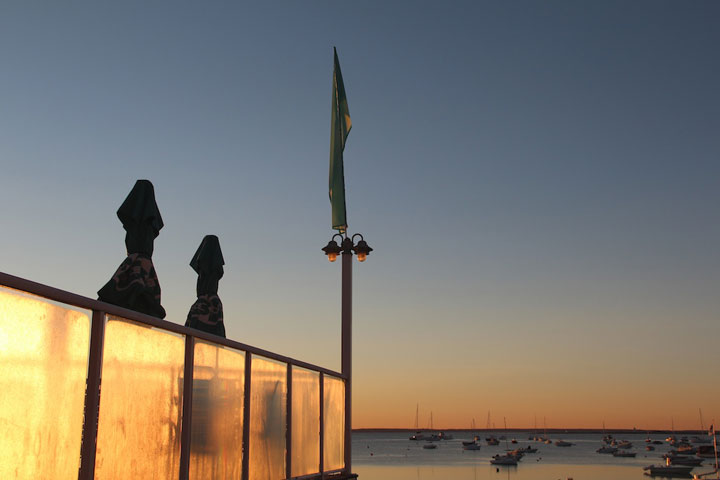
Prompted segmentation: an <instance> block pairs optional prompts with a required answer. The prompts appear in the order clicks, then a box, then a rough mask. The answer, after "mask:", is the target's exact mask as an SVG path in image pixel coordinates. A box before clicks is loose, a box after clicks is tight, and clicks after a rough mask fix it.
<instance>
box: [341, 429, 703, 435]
mask: <svg viewBox="0 0 720 480" xmlns="http://www.w3.org/2000/svg"><path fill="white" fill-rule="evenodd" d="M419 430H420V431H424V432H428V431H434V432H439V431H444V432H468V433H471V432H492V433H506V432H507V433H518V432H519V433H532V432H535V435H542V434H544V432H547V434H548V435H550V434H557V433H597V434H602V433H603V430H602V429H598V428H548V429H544V430H540V429H535V428H508V429H504V428H433V429H429V428H421V429H419ZM352 431H353V432H354V433H392V432H397V433H411V432H417V431H418V429H416V428H353V430H352ZM604 433H606V434H612V435H614V434H616V433H640V434H650V435H657V434H663V435H671V434H675V435H707V434H708V432H707V431H703V430H675V431H674V432H673V431H672V430H644V429H642V430H641V429H636V428H606V429H605V430H604Z"/></svg>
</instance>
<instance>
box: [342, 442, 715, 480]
mask: <svg viewBox="0 0 720 480" xmlns="http://www.w3.org/2000/svg"><path fill="white" fill-rule="evenodd" d="M451 433H452V434H453V435H454V437H455V438H454V439H453V440H444V441H441V442H436V443H437V445H438V447H437V449H435V450H426V449H423V448H422V446H423V444H424V443H425V442H423V441H420V442H414V441H410V440H408V436H409V433H405V432H402V433H355V434H353V471H354V472H355V473H358V474H359V475H360V479H361V480H441V479H446V480H490V479H492V480H503V479H511V480H530V479H548V480H557V479H562V480H566V479H567V478H573V479H574V480H606V479H613V480H650V477H648V476H646V475H644V472H643V467H644V466H647V465H650V464H653V463H655V464H659V463H664V460H663V459H662V458H660V455H662V454H663V453H666V452H668V451H669V450H670V446H669V445H667V444H663V445H656V446H655V447H656V450H655V451H653V452H648V451H646V450H645V445H646V443H645V438H647V435H645V434H640V433H638V434H622V435H617V436H616V438H618V439H619V440H629V441H631V442H632V443H633V448H632V449H631V450H630V451H632V452H637V456H636V457H635V458H616V457H613V456H612V455H603V454H599V453H596V452H595V450H597V449H598V448H599V447H600V446H601V445H602V442H601V438H602V435H601V434H567V435H564V436H551V437H550V438H551V439H552V440H553V441H555V440H558V439H562V440H566V441H569V442H572V443H574V444H575V445H573V446H572V447H557V446H555V445H554V444H553V445H546V444H544V443H540V442H534V441H531V440H528V436H530V435H531V433H523V434H519V433H517V432H513V433H510V434H508V435H507V437H508V443H509V442H510V440H511V439H512V438H516V439H517V440H518V444H517V445H513V444H511V443H509V445H508V448H511V449H512V448H517V447H524V446H526V445H532V446H533V447H537V449H538V452H537V453H531V454H526V455H525V457H524V458H523V459H522V460H521V461H520V462H519V463H518V465H517V467H503V466H499V467H496V466H495V465H491V464H490V458H491V457H492V456H493V455H495V454H498V453H504V451H505V449H506V446H505V442H504V441H501V442H500V445H498V446H488V445H486V444H485V442H484V441H483V442H482V447H481V449H480V450H476V451H465V450H463V449H462V441H463V440H469V439H470V434H468V433H465V432H451ZM478 434H479V435H480V436H481V438H483V439H484V438H485V437H486V436H488V435H486V434H484V433H483V432H478ZM650 438H652V439H653V440H664V438H665V435H651V436H650ZM710 463H711V461H710V460H706V461H705V464H706V466H704V467H699V468H696V469H695V470H694V472H699V471H708V470H711V465H710Z"/></svg>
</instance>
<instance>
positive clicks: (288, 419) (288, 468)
mask: <svg viewBox="0 0 720 480" xmlns="http://www.w3.org/2000/svg"><path fill="white" fill-rule="evenodd" d="M292 370H293V367H292V365H291V364H289V363H288V366H287V399H286V401H285V412H286V413H285V423H286V425H287V426H286V428H285V478H291V477H292V449H293V444H292V413H293V411H292Z"/></svg>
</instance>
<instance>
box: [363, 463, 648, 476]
mask: <svg viewBox="0 0 720 480" xmlns="http://www.w3.org/2000/svg"><path fill="white" fill-rule="evenodd" d="M524 467H525V466H524V465H522V463H521V464H520V465H519V466H518V467H499V468H495V467H494V466H492V465H490V464H489V462H486V463H484V464H481V465H472V466H469V465H461V466H442V465H423V466H415V467H412V466H402V465H367V464H359V465H354V466H353V470H354V471H355V473H357V474H359V476H360V477H359V478H361V479H372V480H505V479H513V480H526V479H527V480H529V479H550V480H553V479H562V480H565V479H567V478H575V479H577V480H580V479H582V480H607V479H609V478H612V479H613V480H626V479H627V480H630V479H635V480H638V479H643V478H645V479H649V477H646V476H644V475H643V473H642V471H640V470H641V469H636V468H631V467H625V466H608V465H532V466H531V467H530V468H524Z"/></svg>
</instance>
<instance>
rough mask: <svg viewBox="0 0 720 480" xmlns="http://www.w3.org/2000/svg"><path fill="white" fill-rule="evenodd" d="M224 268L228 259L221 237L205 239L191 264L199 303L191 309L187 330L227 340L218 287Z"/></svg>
mask: <svg viewBox="0 0 720 480" xmlns="http://www.w3.org/2000/svg"><path fill="white" fill-rule="evenodd" d="M223 265H225V259H223V256H222V250H221V249H220V241H219V240H218V237H216V236H215V235H206V236H205V238H203V240H202V243H200V246H199V247H198V249H197V251H196V252H195V255H194V256H193V258H192V260H191V261H190V266H191V267H192V269H193V270H195V271H196V272H197V274H198V280H197V300H196V301H195V303H193V305H192V306H191V307H190V311H189V312H188V316H187V321H186V322H185V326H186V327H190V328H195V329H197V330H202V331H203V332H208V333H212V334H213V335H218V336H220V337H225V324H224V323H223V306H222V301H220V297H218V294H217V291H218V284H219V282H220V279H221V278H222V276H223V274H224V273H225V271H224V270H223Z"/></svg>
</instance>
